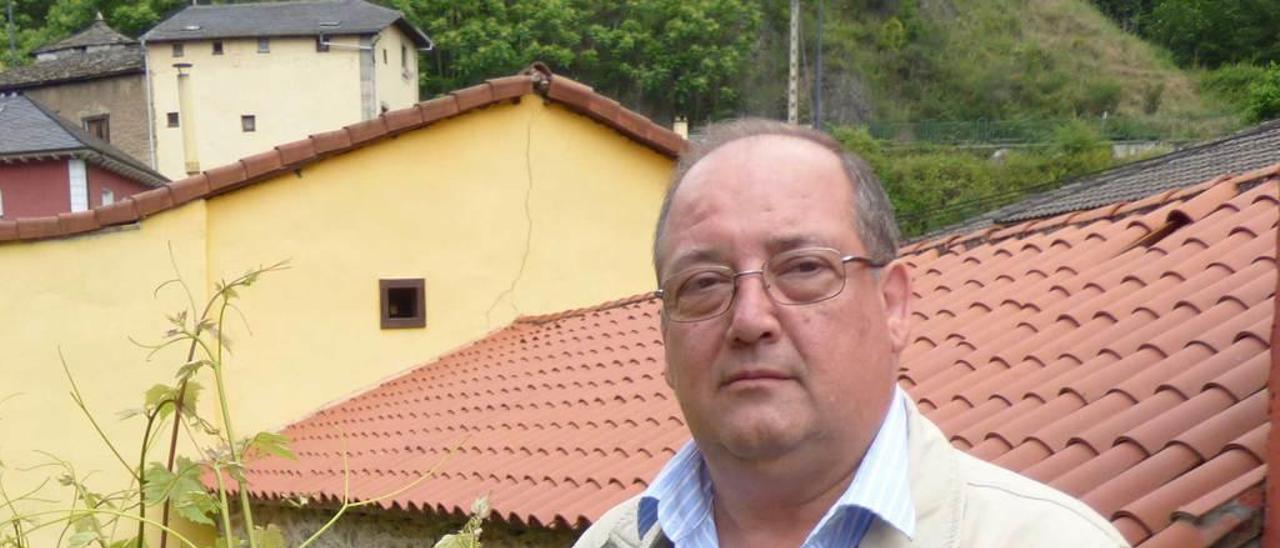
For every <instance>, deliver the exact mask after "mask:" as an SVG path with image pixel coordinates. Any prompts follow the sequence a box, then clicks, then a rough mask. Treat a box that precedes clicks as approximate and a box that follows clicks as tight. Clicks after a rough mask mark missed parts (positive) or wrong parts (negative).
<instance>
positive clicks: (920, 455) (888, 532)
mask: <svg viewBox="0 0 1280 548" xmlns="http://www.w3.org/2000/svg"><path fill="white" fill-rule="evenodd" d="M906 400H907V405H906V407H907V435H908V436H909V441H908V443H909V444H910V454H911V458H910V461H909V462H907V463H906V465H907V466H909V467H910V477H911V498H912V500H913V501H914V502H915V506H916V536H915V539H914V541H913V540H912V539H910V538H907V536H906V535H904V534H902V532H901V531H898V530H897V529H895V528H893V527H890V526H888V525H886V524H884V523H883V522H880V521H876V522H875V523H874V524H872V526H871V530H870V531H868V532H867V536H866V537H865V538H864V539H863V542H864V543H865V544H866V545H868V546H884V547H889V548H900V547H907V546H937V547H954V546H956V544H957V542H958V540H959V537H960V517H961V492H960V487H961V482H960V470H959V466H960V463H959V462H958V461H957V460H956V457H955V448H954V447H952V446H951V442H949V441H947V437H946V435H944V434H943V433H942V431H941V430H939V429H938V427H937V426H934V424H933V423H932V422H930V421H929V419H926V418H925V417H924V415H921V414H920V410H919V409H918V408H916V404H915V402H913V401H911V398H906Z"/></svg>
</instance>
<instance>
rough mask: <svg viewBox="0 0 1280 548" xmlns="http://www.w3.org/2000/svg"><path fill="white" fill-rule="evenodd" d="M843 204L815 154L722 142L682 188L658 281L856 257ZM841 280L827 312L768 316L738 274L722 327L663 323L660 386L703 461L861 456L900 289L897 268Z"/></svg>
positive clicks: (839, 174) (903, 300)
mask: <svg viewBox="0 0 1280 548" xmlns="http://www.w3.org/2000/svg"><path fill="white" fill-rule="evenodd" d="M852 203H853V202H852V190H851V188H850V187H849V184H848V183H847V181H846V179H845V176H844V172H843V170H842V169H841V164H840V160H839V158H837V157H836V156H835V155H834V154H832V153H831V152H829V151H827V150H825V149H823V148H822V147H820V146H818V145H816V144H814V143H811V142H808V141H805V140H802V139H799V138H795V137H786V136H777V135H769V136H757V137H749V138H744V139H740V140H737V141H733V142H731V143H729V144H727V145H724V146H722V147H720V148H719V149H717V150H716V151H714V152H712V153H711V154H710V155H708V156H707V157H705V158H703V159H702V160H701V161H699V162H698V163H697V164H695V165H694V166H693V168H692V169H690V170H689V172H688V173H687V175H686V176H685V179H684V182H683V184H682V186H681V187H680V189H679V190H678V192H677V193H676V196H675V199H674V202H673V203H672V206H671V210H670V213H669V216H668V218H667V225H666V230H665V235H664V238H663V241H662V242H661V244H660V247H659V253H660V255H659V259H660V260H659V269H660V272H659V278H660V279H662V280H664V281H665V280H666V279H668V278H669V277H671V276H672V275H674V274H676V273H679V272H682V271H684V270H686V269H688V268H690V267H696V266H706V265H716V266H720V265H723V266H729V267H732V268H733V269H734V270H736V271H744V270H754V269H758V268H760V266H761V265H762V264H763V263H764V262H765V261H767V260H768V259H769V258H770V257H772V256H773V255H775V254H777V253H780V252H783V251H788V250H792V249H799V248H806V247H826V248H832V249H835V250H838V251H839V252H840V253H841V254H844V255H858V256H866V249H865V248H864V247H863V245H862V242H861V241H860V239H859V237H858V234H857V232H856V230H855V228H854V219H853V211H852ZM845 272H846V274H847V280H846V283H845V287H844V290H843V291H842V292H841V293H840V294H839V295H838V296H836V297H835V298H833V299H830V300H826V301H822V302H818V303H814V304H807V305H786V304H778V303H776V302H774V301H773V300H771V299H770V297H769V296H768V295H767V294H766V292H765V289H764V285H763V283H764V282H763V279H762V278H761V277H760V276H746V277H742V278H739V279H738V281H737V283H738V288H737V296H736V297H735V300H734V304H733V307H732V308H731V309H730V310H729V311H728V312H725V313H724V314H723V315H721V316H718V317H714V318H711V319H707V320H703V321H698V322H691V323H679V322H672V321H667V320H666V319H665V318H664V322H663V337H664V340H665V344H666V358H667V371H666V378H667V382H668V384H670V385H671V387H672V389H673V390H674V391H675V393H676V397H677V399H678V400H679V401H680V407H681V409H682V410H683V412H684V416H685V419H686V420H687V422H688V424H689V428H690V430H691V431H692V432H693V435H694V438H695V439H697V440H698V444H699V447H701V448H702V449H703V451H704V452H709V453H711V452H714V453H719V454H724V453H728V454H730V455H733V456H734V457H736V458H737V459H741V460H748V461H768V460H770V459H773V458H777V457H781V456H784V455H786V454H787V453H788V452H790V451H792V450H795V449H799V448H802V447H805V446H806V444H808V445H807V446H808V447H823V446H827V447H829V446H830V444H831V443H835V444H837V446H840V447H850V448H851V450H856V451H857V452H858V454H859V455H860V454H861V452H862V451H865V449H866V447H867V446H868V445H869V444H870V442H871V440H872V439H873V438H874V436H875V432H876V431H877V429H878V428H879V424H880V421H881V420H882V419H883V414H884V412H885V410H886V409H887V408H888V401H889V398H890V396H891V395H892V383H893V382H894V381H893V374H894V371H893V369H894V363H895V356H896V354H897V353H898V352H899V351H900V350H901V348H902V346H903V344H904V343H905V340H906V322H907V313H908V312H907V298H908V297H907V296H908V294H909V293H910V291H909V288H908V282H907V276H906V273H905V271H904V269H903V268H902V267H901V266H900V265H893V266H891V267H889V268H886V269H884V270H883V272H882V273H881V275H880V276H879V277H877V276H875V275H873V273H872V271H871V270H870V269H869V267H866V266H864V265H861V264H858V263H850V264H849V265H848V266H846V267H845ZM814 441H818V442H819V443H817V444H809V442H814Z"/></svg>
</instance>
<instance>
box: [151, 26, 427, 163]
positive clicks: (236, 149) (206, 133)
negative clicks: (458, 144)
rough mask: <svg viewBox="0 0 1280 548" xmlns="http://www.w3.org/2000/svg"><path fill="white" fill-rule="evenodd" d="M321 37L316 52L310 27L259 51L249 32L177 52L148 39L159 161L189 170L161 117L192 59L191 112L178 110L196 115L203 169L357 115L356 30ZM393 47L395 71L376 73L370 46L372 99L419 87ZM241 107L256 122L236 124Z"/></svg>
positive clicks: (392, 38)
mask: <svg viewBox="0 0 1280 548" xmlns="http://www.w3.org/2000/svg"><path fill="white" fill-rule="evenodd" d="M380 36H384V38H381V39H379V42H388V43H391V42H396V41H398V40H401V39H403V38H402V37H403V35H402V33H401V32H400V31H399V30H398V29H395V28H394V27H389V28H388V29H385V30H384V31H383V32H382V34H381V35H380ZM328 40H329V42H330V43H331V44H332V46H331V47H330V48H329V51H327V52H318V51H316V39H315V37H310V36H309V37H271V38H269V52H267V53H260V52H259V51H258V40H257V39H256V38H248V39H222V40H220V41H221V42H222V44H223V46H222V47H223V53H222V55H214V54H213V41H212V40H192V41H186V42H182V45H183V48H182V49H183V52H182V53H183V55H182V56H181V57H174V52H173V45H174V44H173V43H171V42H160V43H151V44H148V45H147V63H148V69H149V74H150V81H151V94H152V105H153V106H152V108H153V112H154V116H153V123H154V124H155V135H156V144H155V146H156V163H157V166H156V169H157V171H159V172H160V173H163V174H164V175H165V176H167V177H170V178H172V179H175V180H176V179H180V178H182V177H185V176H186V175H187V172H186V169H185V164H184V162H183V143H182V128H181V127H169V126H168V119H167V115H168V113H170V112H181V108H180V105H179V100H178V69H177V68H175V67H174V65H175V64H177V63H188V64H190V65H191V66H190V68H187V69H185V71H186V73H187V74H190V76H189V82H190V86H191V94H192V97H191V99H192V100H191V104H192V105H193V109H192V110H193V112H181V117H180V118H181V120H180V123H181V124H195V128H196V132H195V133H196V135H195V139H196V142H197V143H196V149H197V151H198V156H199V162H200V169H201V170H205V169H209V168H212V167H217V166H220V165H224V164H228V163H231V162H234V161H236V160H238V159H240V158H243V157H245V156H249V155H251V154H255V153H258V152H261V151H263V150H266V149H269V148H271V147H272V146H275V145H278V144H282V143H286V142H289V141H293V140H297V139H301V138H304V137H306V136H307V135H310V134H313V133H318V132H321V131H328V130H332V129H335V128H339V127H342V126H344V125H347V124H351V123H354V122H358V121H360V120H362V119H363V118H364V115H363V107H362V105H363V100H362V98H361V84H360V78H361V76H360V74H361V73H360V56H361V55H362V54H364V53H365V52H363V51H362V50H360V49H359V46H360V38H358V37H356V36H333V37H329V39H328ZM378 47H380V46H378ZM393 47H396V49H395V51H394V53H395V55H394V56H392V55H390V53H391V52H388V55H389V57H388V59H389V60H390V61H391V63H394V64H395V65H394V67H392V68H394V69H395V70H394V75H393V76H394V79H392V78H391V71H390V69H384V70H385V71H386V72H387V73H388V76H385V77H384V76H383V75H382V74H378V69H382V68H383V67H382V66H381V62H382V60H381V53H380V51H375V52H374V53H375V57H376V59H375V61H376V64H375V75H376V76H377V82H376V87H375V91H376V92H377V96H378V97H379V99H378V101H375V104H379V102H385V103H386V104H387V106H388V107H389V108H390V109H398V108H404V107H408V106H411V105H412V104H413V103H414V102H416V100H417V89H418V88H417V80H416V75H415V76H414V78H413V79H411V80H405V79H403V78H401V76H400V69H399V65H398V62H399V61H398V59H399V58H398V56H399V48H398V46H393ZM408 53H409V54H411V55H413V54H416V52H415V51H414V50H408ZM416 59H417V58H416V57H414V60H413V62H412V64H413V65H415V66H416V64H417V61H416ZM374 113H375V114H376V113H377V109H376V108H375V110H374ZM245 115H252V116H254V117H255V123H256V128H255V131H253V132H245V131H243V128H242V125H241V116H245Z"/></svg>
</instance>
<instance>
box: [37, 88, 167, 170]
mask: <svg viewBox="0 0 1280 548" xmlns="http://www.w3.org/2000/svg"><path fill="white" fill-rule="evenodd" d="M145 84H146V80H145V78H144V77H143V75H142V73H138V74H130V75H124V76H113V77H110V78H99V79H96V80H89V81H87V82H71V83H66V84H57V85H52V86H46V87H41V88H34V89H28V90H24V91H23V93H24V94H26V95H27V96H28V97H31V98H32V99H35V100H36V101H39V102H40V103H41V104H43V105H45V106H47V107H49V108H50V109H52V110H53V111H54V112H57V113H58V115H59V116H61V117H63V118H66V119H67V120H69V121H70V122H72V123H74V124H76V125H79V126H80V127H81V128H83V127H84V123H83V121H82V120H83V119H84V118H86V117H89V116H98V115H102V114H106V115H108V116H110V118H109V124H110V131H111V144H112V145H114V146H115V147H116V148H119V149H120V150H123V151H124V152H125V153H126V154H128V155H130V156H133V157H134V158H136V159H137V160H138V161H139V162H141V163H142V164H143V165H151V151H150V145H149V144H148V141H147V95H146V89H145Z"/></svg>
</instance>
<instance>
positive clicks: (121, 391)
mask: <svg viewBox="0 0 1280 548" xmlns="http://www.w3.org/2000/svg"><path fill="white" fill-rule="evenodd" d="M205 226H206V225H205V204H204V202H193V203H190V204H187V205H186V206H184V207H183V208H181V209H178V210H175V211H171V212H169V213H166V214H164V215H160V216H157V217H154V218H152V219H148V220H147V222H146V223H144V224H142V225H141V226H135V227H127V228H121V229H112V230H109V231H105V232H102V233H97V234H93V235H88V236H82V237H77V238H70V239H64V240H52V241H42V242H35V243H13V244H7V245H0V279H3V280H5V283H4V284H0V302H2V303H4V305H3V306H0V462H3V463H4V465H5V467H4V469H3V470H2V472H3V476H2V477H0V479H3V482H4V487H5V490H6V491H7V493H8V494H9V496H11V497H12V496H17V495H18V494H20V493H24V492H26V491H28V490H29V489H33V488H35V487H36V486H37V485H39V483H40V481H41V480H42V479H43V478H46V477H51V476H56V475H57V473H56V472H57V470H56V469H53V468H46V469H39V470H35V471H33V472H28V473H23V472H22V471H21V469H23V468H29V467H32V466H36V465H41V464H45V463H48V462H50V458H49V457H47V456H44V455H41V454H39V453H37V452H36V451H47V452H49V453H52V454H54V455H57V456H59V457H61V458H65V459H68V460H69V461H70V462H72V463H73V464H74V465H75V467H76V469H77V472H78V473H79V474H80V475H81V476H84V475H86V474H92V476H91V477H90V479H89V484H90V486H91V488H93V489H97V490H99V492H103V493H105V492H110V491H112V490H115V489H121V488H124V487H125V486H126V485H127V484H128V482H127V478H128V472H127V471H126V469H125V468H124V467H123V466H122V465H120V464H119V463H118V461H117V460H116V459H115V458H114V457H112V454H111V452H110V450H109V449H108V448H107V447H106V446H105V445H104V444H103V443H102V442H101V441H100V440H99V438H98V436H97V435H96V434H95V433H94V430H93V427H92V426H91V425H90V424H89V422H88V421H87V420H86V419H85V417H84V416H83V415H82V414H81V413H80V411H79V410H78V409H77V408H76V407H75V405H74V404H73V403H72V400H71V398H70V396H69V395H68V394H69V393H70V391H71V390H70V385H69V383H68V381H67V378H66V376H65V374H64V372H63V370H62V367H61V365H60V363H59V357H58V353H59V350H61V352H62V355H63V356H65V357H66V362H67V366H68V367H69V369H70V370H71V372H72V374H73V375H74V377H75V379H76V382H77V383H78V384H79V386H80V388H81V391H82V392H83V395H84V397H85V400H86V404H87V405H88V406H89V408H90V409H91V410H92V411H93V412H94V414H95V415H96V416H97V418H98V421H99V423H100V425H101V426H102V428H103V429H104V431H105V432H106V433H107V435H108V436H111V437H112V438H114V439H116V440H118V448H119V450H120V451H121V453H122V455H123V456H124V458H125V459H127V460H128V461H129V462H130V463H134V462H136V460H137V457H138V452H139V445H138V443H137V442H138V437H139V436H141V433H142V424H143V423H142V422H141V421H140V420H138V419H134V420H131V421H127V422H122V421H120V420H119V419H117V418H116V413H117V412H118V411H120V410H123V409H126V408H131V407H141V406H142V403H143V401H144V400H143V393H144V392H145V391H146V389H147V388H149V387H150V386H152V385H153V384H154V383H159V382H171V380H172V379H173V374H174V371H175V369H176V367H177V365H179V364H181V361H180V360H181V358H180V357H179V356H178V354H179V353H178V352H177V351H176V349H174V350H173V351H163V352H160V353H158V354H157V355H156V356H155V357H154V358H153V359H152V360H151V361H150V362H148V361H147V354H148V353H149V351H148V350H146V349H143V348H141V347H138V346H135V345H134V344H131V343H130V342H129V340H128V339H129V338H130V337H132V338H134V339H135V340H138V341H140V342H155V341H158V340H160V338H161V336H162V335H163V333H164V331H165V330H166V329H168V328H169V325H168V324H167V322H166V321H165V315H166V314H172V313H174V312H177V311H178V310H179V309H181V308H183V306H184V303H185V302H186V298H185V296H184V295H183V293H182V292H181V291H180V290H178V289H177V288H176V287H173V286H171V287H169V288H167V289H163V290H161V291H160V292H159V293H153V291H155V289H156V288H157V287H158V286H159V285H160V284H161V283H163V282H164V281H165V280H166V279H169V278H172V277H174V274H173V273H174V269H173V266H172V264H173V263H176V264H177V265H178V268H179V269H180V270H181V272H182V275H183V277H184V278H185V279H186V280H187V281H188V283H190V284H192V285H193V287H194V289H195V290H196V291H197V292H198V291H200V290H201V288H202V287H203V286H204V285H205V280H204V272H205V264H204V261H205V241H206V234H205ZM170 244H172V248H173V260H172V261H171V258H170V254H169V245H170ZM153 295H154V296H153ZM68 493H69V491H68V490H66V489H65V488H62V487H59V486H57V483H56V482H50V485H47V486H46V487H45V489H44V491H43V492H42V493H41V494H43V495H46V496H59V498H61V497H60V496H61V495H66V494H68ZM25 508H26V510H27V511H34V510H39V509H49V506H47V505H26V507H25ZM64 508H65V507H64ZM8 517H9V515H8V512H0V519H3V518H8ZM57 529H60V527H59V528H56V529H50V530H47V531H45V532H44V533H43V534H41V535H40V536H37V537H36V539H37V542H36V543H35V544H34V546H54V545H55V544H54V539H56V538H57V533H58V531H57Z"/></svg>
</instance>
